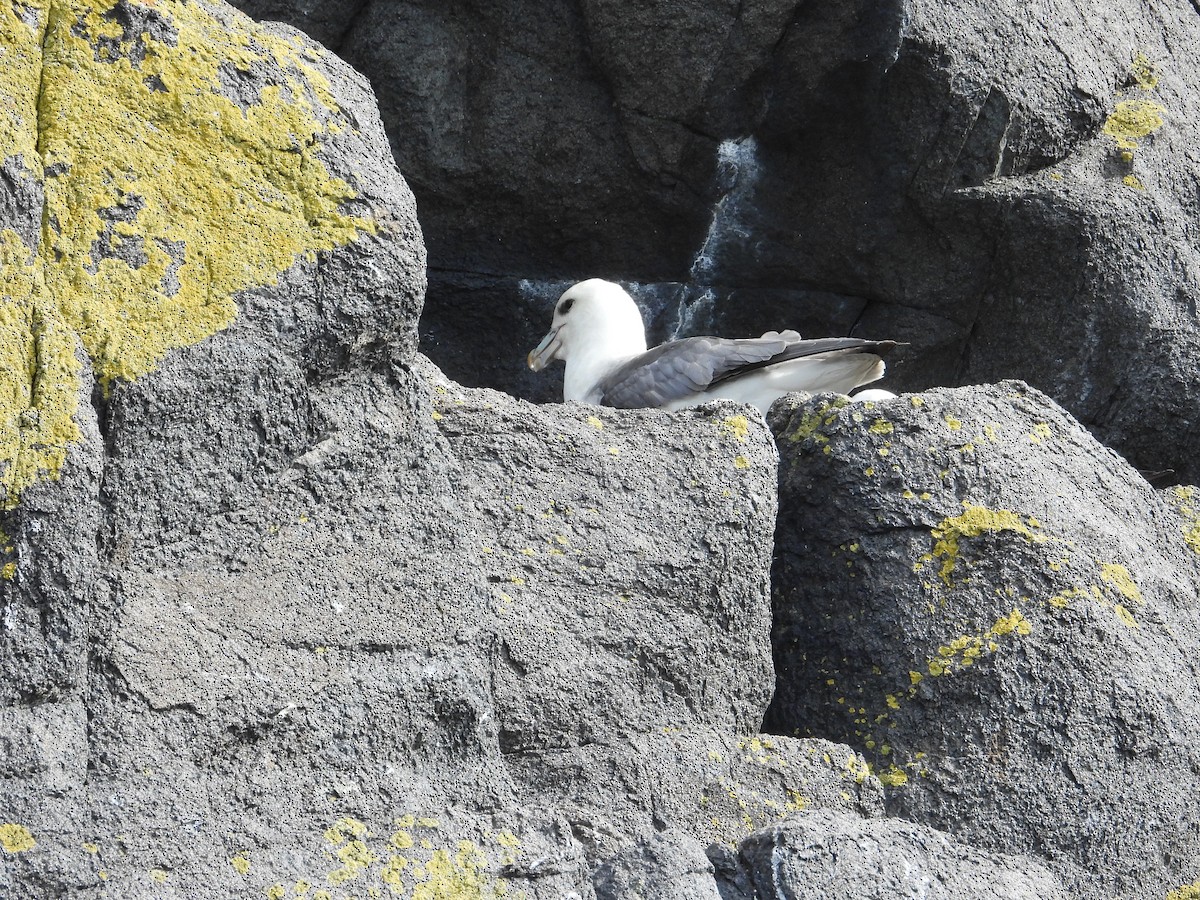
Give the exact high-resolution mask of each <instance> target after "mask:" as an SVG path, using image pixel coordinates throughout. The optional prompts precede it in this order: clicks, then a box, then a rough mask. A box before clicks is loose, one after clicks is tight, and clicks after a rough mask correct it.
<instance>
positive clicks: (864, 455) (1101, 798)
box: [767, 382, 1200, 897]
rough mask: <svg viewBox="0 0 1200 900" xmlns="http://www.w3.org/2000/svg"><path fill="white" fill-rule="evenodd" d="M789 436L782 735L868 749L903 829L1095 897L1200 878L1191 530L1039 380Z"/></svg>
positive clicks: (786, 416)
mask: <svg viewBox="0 0 1200 900" xmlns="http://www.w3.org/2000/svg"><path fill="white" fill-rule="evenodd" d="M772 424H773V427H774V428H775V430H776V434H777V439H778V442H779V446H780V452H781V457H782V459H781V474H780V485H781V495H780V504H781V509H782V510H783V512H782V513H781V517H780V526H779V530H778V532H777V548H778V559H777V563H776V568H775V575H774V592H775V625H774V640H775V647H776V666H777V670H778V674H779V689H778V692H777V694H776V698H775V701H774V703H773V706H772V709H771V712H770V713H769V714H768V720H767V721H768V724H769V726H770V727H771V728H772V729H774V730H780V731H782V732H784V733H789V734H791V733H797V734H800V735H816V736H821V737H825V738H828V739H830V740H841V741H845V742H847V743H850V744H851V745H853V746H858V747H862V748H863V749H864V751H865V752H867V754H868V756H869V757H870V758H871V759H872V763H873V766H874V768H875V771H876V772H877V774H879V776H880V779H881V780H882V781H883V782H884V783H885V785H890V787H891V790H890V791H889V798H888V808H889V811H891V812H893V813H895V814H898V815H901V816H904V817H905V818H910V819H913V820H915V821H917V822H920V823H923V824H926V825H929V826H932V827H935V828H939V829H941V830H944V831H948V832H950V833H953V834H954V835H955V836H956V838H957V839H958V840H961V841H964V842H966V843H969V844H972V845H974V846H977V847H980V848H986V849H989V850H995V851H1002V852H1006V853H1016V854H1036V855H1037V856H1039V857H1041V858H1042V859H1044V860H1046V862H1047V864H1048V865H1049V867H1050V868H1051V869H1052V870H1054V871H1056V872H1057V873H1058V874H1060V875H1061V876H1062V877H1063V878H1064V881H1065V882H1066V883H1067V886H1068V888H1069V889H1070V890H1071V891H1072V893H1073V894H1075V895H1077V896H1081V897H1100V896H1104V897H1109V896H1114V895H1115V896H1122V897H1143V896H1149V895H1161V894H1165V893H1166V892H1167V891H1169V890H1171V889H1174V888H1176V887H1178V886H1179V885H1180V884H1181V883H1185V882H1189V881H1191V880H1193V879H1195V877H1196V875H1197V872H1196V868H1195V860H1196V858H1197V851H1198V849H1200V848H1198V847H1197V844H1196V840H1197V838H1196V835H1197V834H1198V833H1200V829H1198V822H1197V816H1196V809H1197V798H1198V797H1200V781H1198V780H1197V777H1196V772H1197V771H1200V760H1198V759H1197V757H1196V752H1195V749H1194V748H1195V747H1196V745H1197V738H1198V735H1197V732H1196V728H1197V726H1196V717H1195V715H1194V710H1195V709H1196V708H1197V704H1198V703H1200V696H1198V695H1197V682H1196V679H1195V671H1194V665H1193V662H1192V658H1191V657H1192V654H1191V651H1190V650H1189V649H1188V648H1189V647H1191V646H1192V645H1193V643H1194V642H1195V640H1196V638H1197V635H1198V634H1200V631H1198V625H1200V623H1198V622H1197V611H1196V607H1195V597H1196V592H1197V583H1198V579H1200V567H1198V565H1197V562H1198V559H1200V557H1198V556H1197V554H1196V552H1195V550H1194V548H1190V547H1189V546H1188V545H1187V543H1186V541H1185V536H1186V531H1187V519H1186V516H1185V517H1184V519H1183V521H1182V522H1181V518H1180V515H1179V512H1178V511H1176V510H1173V509H1171V508H1170V507H1168V505H1167V504H1166V503H1164V502H1163V501H1162V500H1161V499H1160V498H1159V497H1158V496H1157V495H1156V494H1155V492H1154V491H1153V489H1151V488H1150V486H1149V485H1147V484H1146V483H1145V481H1143V480H1142V479H1141V477H1140V476H1139V475H1138V474H1137V473H1136V472H1135V471H1134V470H1133V469H1131V468H1130V467H1129V465H1128V464H1127V463H1125V462H1124V461H1123V460H1122V459H1121V458H1120V457H1118V456H1117V455H1116V454H1114V453H1113V452H1111V451H1109V450H1107V449H1106V448H1104V447H1103V446H1101V445H1100V444H1099V443H1097V442H1096V441H1095V440H1094V439H1093V438H1092V437H1091V436H1090V435H1089V434H1088V433H1087V432H1086V431H1084V430H1083V429H1082V428H1081V427H1080V426H1079V424H1078V423H1077V422H1075V421H1074V420H1072V419H1071V418H1070V417H1069V416H1067V415H1066V414H1065V413H1064V412H1063V411H1062V410H1061V409H1060V408H1059V407H1057V406H1056V405H1055V404H1054V403H1052V402H1051V401H1050V400H1048V399H1047V398H1046V397H1045V396H1044V395H1042V394H1040V393H1038V392H1037V391H1034V390H1032V389H1030V388H1028V387H1026V386H1025V385H1023V384H1021V383H1017V382H1006V383H1004V384H1000V385H996V386H991V387H979V388H963V389H959V390H937V391H930V392H928V393H925V394H916V395H911V396H904V397H900V398H898V399H895V400H890V401H886V402H882V403H879V404H861V405H854V404H851V405H846V404H845V403H844V402H843V401H839V400H836V399H833V398H831V397H828V396H827V397H818V398H814V399H811V400H799V399H793V400H789V401H787V402H785V403H781V404H779V405H777V406H776V408H775V410H773V412H772ZM1181 502H1182V501H1181ZM1155 892H1157V894H1155Z"/></svg>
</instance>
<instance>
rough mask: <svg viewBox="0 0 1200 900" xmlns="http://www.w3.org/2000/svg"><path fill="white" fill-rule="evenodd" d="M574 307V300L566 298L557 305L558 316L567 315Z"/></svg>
mask: <svg viewBox="0 0 1200 900" xmlns="http://www.w3.org/2000/svg"><path fill="white" fill-rule="evenodd" d="M574 305H575V298H574V297H568V298H567V299H566V300H564V301H563V302H562V303H560V304H558V314H559V315H560V316H565V315H566V314H567V313H569V312H570V311H571V307H572V306H574Z"/></svg>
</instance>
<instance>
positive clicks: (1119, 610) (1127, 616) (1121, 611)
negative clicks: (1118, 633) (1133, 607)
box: [1113, 603, 1138, 628]
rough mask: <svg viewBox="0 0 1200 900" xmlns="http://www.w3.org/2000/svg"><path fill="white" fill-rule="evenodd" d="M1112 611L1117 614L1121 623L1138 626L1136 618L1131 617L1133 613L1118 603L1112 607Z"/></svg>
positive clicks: (1129, 626) (1127, 625)
mask: <svg viewBox="0 0 1200 900" xmlns="http://www.w3.org/2000/svg"><path fill="white" fill-rule="evenodd" d="M1113 612H1115V613H1116V614H1117V618H1118V619H1120V621H1121V624H1122V625H1125V626H1126V627H1128V628H1137V627H1138V623H1137V619H1135V618H1134V617H1133V613H1131V612H1130V611H1129V610H1127V609H1126V608H1125V607H1124V606H1122V605H1121V604H1120V603H1118V604H1117V605H1116V606H1114V607H1113Z"/></svg>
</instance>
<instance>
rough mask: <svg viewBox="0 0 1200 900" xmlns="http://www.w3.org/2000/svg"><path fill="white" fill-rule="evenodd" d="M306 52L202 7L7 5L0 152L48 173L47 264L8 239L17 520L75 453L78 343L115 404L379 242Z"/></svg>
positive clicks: (167, 1)
mask: <svg viewBox="0 0 1200 900" xmlns="http://www.w3.org/2000/svg"><path fill="white" fill-rule="evenodd" d="M222 15H223V16H224V18H223V17H222ZM30 23H33V24H30ZM314 53H315V51H313V50H310V49H309V48H308V47H307V45H305V44H303V43H302V42H301V41H300V40H299V39H296V40H295V41H292V40H288V39H284V38H282V37H278V36H276V35H273V34H270V33H268V32H266V31H265V30H263V29H261V28H259V27H258V26H256V25H254V24H253V23H252V22H251V21H250V20H249V19H245V18H240V17H238V18H236V19H235V18H234V14H233V13H232V12H225V13H223V14H220V15H219V14H218V12H217V11H216V8H215V7H214V8H210V7H208V6H206V5H205V4H203V3H188V2H179V0H157V2H148V0H147V2H143V3H136V2H132V0H121V2H116V0H43V2H41V3H29V4H20V5H17V4H14V3H12V2H10V0H0V96H3V98H4V99H3V103H2V104H0V156H3V157H4V158H10V157H13V156H17V155H19V156H20V157H21V159H22V160H23V161H24V167H25V169H26V170H28V171H31V172H33V173H34V176H35V177H37V176H40V175H41V173H42V172H43V171H45V173H46V177H45V184H44V192H45V209H44V210H43V212H42V216H41V221H42V235H41V246H40V247H39V248H38V250H37V255H36V256H33V255H32V254H31V252H30V250H29V248H25V247H23V246H21V245H20V241H19V238H17V236H16V234H15V232H8V231H6V232H3V233H0V254H2V256H0V265H2V266H3V271H2V272H0V303H2V304H3V311H2V315H3V320H2V321H0V326H2V327H3V329H4V343H5V346H4V348H3V350H2V351H0V352H3V353H4V354H5V355H6V357H7V358H6V360H5V362H6V363H8V365H6V367H5V370H4V371H5V376H4V377H5V379H6V383H5V384H4V385H3V386H2V387H0V397H2V400H3V403H4V406H3V409H0V423H2V427H3V429H4V431H3V435H0V441H2V443H0V454H2V456H0V466H3V472H4V474H3V480H4V491H5V503H6V504H8V505H12V504H13V503H15V502H16V501H17V500H18V499H19V496H20V492H21V491H22V490H23V489H24V488H26V487H28V486H29V484H31V483H32V481H34V480H37V479H38V478H54V477H56V476H57V473H58V471H59V470H60V468H61V466H62V463H63V461H64V458H65V452H66V447H67V446H68V445H69V444H70V442H71V441H73V440H76V439H77V437H78V431H77V429H76V428H75V426H74V424H73V421H72V417H73V415H74V412H75V407H74V394H75V391H76V389H77V386H78V377H79V376H78V369H79V366H78V362H77V361H76V359H75V347H76V340H78V341H80V342H82V345H83V347H84V348H85V349H86V351H87V353H88V354H89V356H90V357H91V359H92V362H93V366H94V369H95V372H96V375H97V377H98V379H99V381H100V383H101V384H102V385H103V386H104V387H105V388H108V387H109V386H111V384H112V383H113V381H114V380H116V379H125V380H131V379H135V378H137V377H138V376H140V375H143V374H145V373H147V372H149V371H151V370H153V369H154V368H155V367H156V366H157V365H158V364H159V363H160V361H161V360H162V358H163V356H164V355H165V354H166V353H167V352H168V351H169V350H171V349H173V348H177V347H183V346H187V345H189V344H194V343H196V342H198V341H201V340H204V339H205V338H207V337H210V336H211V335H213V334H215V333H216V332H218V331H220V330H221V329H223V328H225V327H226V326H227V325H229V323H230V322H231V321H232V320H233V319H234V317H235V316H236V315H237V306H236V302H235V299H234V298H235V296H236V294H237V293H238V292H239V291H242V290H245V289H248V288H253V287H259V286H264V285H269V284H274V283H275V282H276V279H277V277H278V275H279V273H280V272H282V271H284V270H286V269H287V268H289V267H290V266H292V265H293V264H294V263H295V262H296V261H297V260H298V259H302V258H312V257H313V255H314V254H315V253H317V252H318V251H323V250H331V249H334V248H336V247H339V246H342V245H345V244H347V243H349V242H350V241H352V240H354V238H355V236H356V235H358V234H359V233H360V232H361V231H369V232H373V231H374V223H373V222H372V221H371V220H369V219H364V218H361V217H356V216H353V215H350V214H348V213H346V212H344V206H345V204H346V202H347V201H348V200H350V199H352V198H353V197H354V192H353V191H352V190H351V188H350V186H349V185H348V184H346V183H345V182H344V181H342V180H341V179H338V178H335V177H332V176H331V175H330V173H329V172H328V170H327V169H326V167H325V165H324V164H323V163H322V162H321V160H320V158H319V156H318V153H317V151H318V150H319V148H320V146H321V144H322V142H323V141H324V140H326V139H327V138H328V137H329V136H330V135H333V134H336V133H337V132H338V131H339V130H341V126H340V125H339V124H338V122H339V117H338V110H337V105H336V103H335V102H334V101H333V98H332V96H331V94H330V86H329V84H328V82H327V80H326V79H325V77H324V76H323V75H322V74H321V73H320V71H319V70H318V69H317V68H315V67H314V66H313V65H312V63H314V62H315V61H316V57H315V55H314ZM253 73H258V74H257V75H256V76H255V77H253V78H251V77H249V76H251V75H252V74H253ZM243 74H244V75H246V76H247V78H248V83H250V84H253V85H257V88H256V95H255V96H254V97H253V98H251V99H247V98H246V94H247V92H246V91H242V93H241V95H238V94H237V93H236V92H235V91H234V90H233V89H232V88H230V87H228V86H227V83H228V82H229V81H230V80H231V79H233V80H237V79H238V78H240V77H241V76H242V75H243ZM76 336H77V338H76ZM35 376H36V377H35ZM8 382H11V383H8ZM23 427H24V428H25V429H28V428H32V429H33V433H31V434H29V435H26V434H25V431H24V430H23Z"/></svg>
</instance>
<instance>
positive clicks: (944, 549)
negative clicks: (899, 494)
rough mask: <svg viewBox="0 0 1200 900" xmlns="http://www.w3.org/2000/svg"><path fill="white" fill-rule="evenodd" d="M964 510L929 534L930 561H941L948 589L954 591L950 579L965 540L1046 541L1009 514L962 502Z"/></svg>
mask: <svg viewBox="0 0 1200 900" xmlns="http://www.w3.org/2000/svg"><path fill="white" fill-rule="evenodd" d="M963 508H964V511H963V513H962V514H961V515H958V516H950V517H948V518H946V519H943V520H942V521H941V522H939V523H938V524H937V525H935V526H934V527H933V528H932V529H931V531H930V536H931V537H932V538H933V542H934V543H933V550H932V551H931V552H930V554H929V557H928V558H929V559H933V560H940V561H941V567H940V568H939V570H938V575H939V576H940V577H941V579H942V582H943V583H944V584H945V585H946V587H953V580H952V578H951V576H952V575H953V574H954V570H955V568H956V567H957V565H958V557H959V544H960V542H961V541H962V539H963V538H974V537H979V536H980V535H981V534H1001V533H1005V532H1007V533H1011V534H1016V535H1019V536H1021V537H1023V538H1025V539H1026V540H1027V541H1030V542H1033V543H1042V542H1043V541H1045V540H1046V538H1045V536H1043V535H1040V534H1037V533H1035V532H1034V531H1033V530H1032V529H1031V527H1030V525H1029V524H1028V523H1026V522H1025V521H1024V520H1022V519H1021V517H1020V516H1019V515H1017V514H1016V513H1015V512H1012V511H1010V510H1007V509H988V508H987V507H986V506H977V505H975V504H972V503H968V502H966V501H963Z"/></svg>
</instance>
